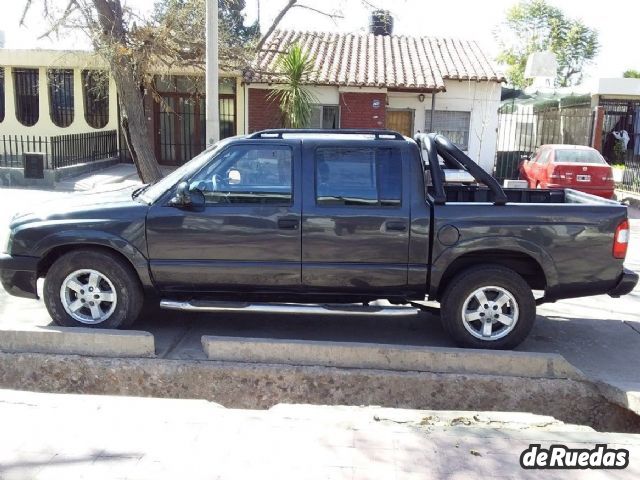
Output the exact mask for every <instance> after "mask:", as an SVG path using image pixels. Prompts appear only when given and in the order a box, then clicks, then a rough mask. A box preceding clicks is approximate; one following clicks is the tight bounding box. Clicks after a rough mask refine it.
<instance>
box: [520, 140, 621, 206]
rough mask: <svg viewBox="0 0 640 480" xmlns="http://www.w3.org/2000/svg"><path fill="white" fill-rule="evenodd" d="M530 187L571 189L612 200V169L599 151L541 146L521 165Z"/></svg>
mask: <svg viewBox="0 0 640 480" xmlns="http://www.w3.org/2000/svg"><path fill="white" fill-rule="evenodd" d="M520 178H521V179H523V180H527V182H529V187H530V188H572V189H575V190H579V191H581V192H586V193H590V194H592V195H598V196H599V197H604V198H613V196H614V191H615V184H614V181H613V170H612V169H611V165H609V164H608V163H607V161H606V160H605V159H604V157H603V156H602V155H600V152H598V151H597V150H596V149H594V148H591V147H585V146H582V145H542V146H541V147H540V148H538V150H537V151H536V152H535V153H534V154H533V155H532V156H531V158H530V159H529V158H525V159H524V160H523V161H522V163H521V164H520Z"/></svg>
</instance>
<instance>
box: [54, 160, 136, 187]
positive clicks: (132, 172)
mask: <svg viewBox="0 0 640 480" xmlns="http://www.w3.org/2000/svg"><path fill="white" fill-rule="evenodd" d="M140 183H141V181H140V178H138V172H137V171H136V167H135V165H133V164H132V163H119V164H118V165H114V166H112V167H109V168H105V169H102V170H98V171H96V172H90V173H87V174H84V175H80V176H77V177H73V178H69V179H66V180H63V181H61V182H58V184H57V185H56V188H55V189H56V190H58V191H69V192H73V191H76V192H78V191H87V190H96V189H109V186H110V185H113V184H118V186H119V187H126V186H129V185H136V184H140Z"/></svg>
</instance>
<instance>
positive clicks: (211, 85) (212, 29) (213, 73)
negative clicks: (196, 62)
mask: <svg viewBox="0 0 640 480" xmlns="http://www.w3.org/2000/svg"><path fill="white" fill-rule="evenodd" d="M206 15H207V53H206V60H207V66H206V73H205V83H206V92H205V95H206V103H207V105H206V116H205V125H206V135H207V142H206V143H207V145H211V144H212V143H215V142H217V141H218V140H220V115H219V112H218V107H219V103H218V0H207V4H206Z"/></svg>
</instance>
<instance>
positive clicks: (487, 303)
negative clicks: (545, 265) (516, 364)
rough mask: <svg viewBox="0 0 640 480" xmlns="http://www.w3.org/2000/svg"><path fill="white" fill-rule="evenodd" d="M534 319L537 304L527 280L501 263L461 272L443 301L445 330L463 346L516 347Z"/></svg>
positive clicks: (446, 291) (445, 293)
mask: <svg viewBox="0 0 640 480" xmlns="http://www.w3.org/2000/svg"><path fill="white" fill-rule="evenodd" d="M535 318H536V303H535V299H534V298H533V293H532V292H531V288H530V287H529V285H528V284H527V282H525V280H524V279H523V278H522V277H521V276H520V275H518V274H517V273H516V272H514V271H513V270H511V269H509V268H505V267H502V266H499V265H481V266H477V267H473V268H470V269H467V270H464V271H463V272H461V273H459V274H458V275H456V276H455V277H454V278H453V280H451V282H450V283H449V285H448V286H447V288H446V290H445V292H444V295H443V297H442V301H441V319H442V323H443V326H444V329H445V330H446V331H447V333H448V334H449V335H450V336H451V337H452V338H453V340H454V341H455V342H456V343H457V344H458V345H460V346H463V347H471V348H495V349H510V348H514V347H516V346H518V345H519V344H520V343H521V342H522V341H523V340H524V339H525V338H526V337H527V335H528V334H529V332H530V331H531V328H533V323H534V321H535Z"/></svg>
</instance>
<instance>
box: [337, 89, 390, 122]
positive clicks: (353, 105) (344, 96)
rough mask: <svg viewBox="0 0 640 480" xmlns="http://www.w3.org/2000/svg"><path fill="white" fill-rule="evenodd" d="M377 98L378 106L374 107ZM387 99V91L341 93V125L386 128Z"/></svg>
mask: <svg viewBox="0 0 640 480" xmlns="http://www.w3.org/2000/svg"><path fill="white" fill-rule="evenodd" d="M376 100H377V101H378V108H374V107H373V104H374V101H376ZM386 101H387V97H386V94H385V93H357V92H353V93H352V92H345V93H341V94H340V127H341V128H384V126H385V112H386Z"/></svg>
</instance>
